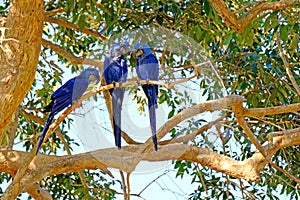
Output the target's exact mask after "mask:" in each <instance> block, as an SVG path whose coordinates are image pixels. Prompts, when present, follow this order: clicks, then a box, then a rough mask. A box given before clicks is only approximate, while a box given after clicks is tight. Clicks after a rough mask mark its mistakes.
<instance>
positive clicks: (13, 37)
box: [0, 0, 300, 199]
mask: <svg viewBox="0 0 300 200" xmlns="http://www.w3.org/2000/svg"><path fill="white" fill-rule="evenodd" d="M0 14H1V15H0V69H1V70H0V138H1V150H0V156H1V159H0V162H1V164H0V169H1V174H0V179H1V182H2V183H4V182H9V186H8V187H7V189H5V190H4V189H3V188H0V189H1V193H2V198H3V199H16V198H18V196H19V195H20V194H21V193H22V192H27V193H28V194H29V195H30V197H32V198H34V199H58V198H62V199H113V198H115V197H116V195H118V193H120V191H116V190H115V189H114V188H113V187H112V186H113V185H115V184H116V183H115V180H114V179H112V178H110V176H111V177H112V176H113V175H114V174H113V173H112V172H111V168H114V169H118V170H120V173H121V175H122V179H121V180H119V181H120V182H122V185H123V187H122V188H120V190H121V189H123V191H122V193H123V195H124V199H130V196H132V195H135V196H137V197H140V198H144V197H143V195H142V194H132V193H131V192H130V184H131V185H133V184H136V183H134V182H131V183H130V179H129V178H128V180H126V178H125V177H124V174H127V177H130V174H131V173H132V172H134V170H135V168H136V166H137V164H138V163H140V162H141V161H150V162H160V161H167V160H172V165H173V167H174V169H175V170H176V172H177V174H176V178H177V179H180V178H182V177H186V176H189V177H192V182H193V183H197V184H198V188H197V190H195V191H193V192H192V193H191V194H190V196H189V198H190V199H211V198H215V199H232V198H237V197H239V198H242V199H263V198H270V199H280V198H281V197H286V198H289V199H299V198H300V193H299V184H300V175H299V174H300V151H299V144H300V127H299V110H300V98H299V97H300V87H299V82H300V78H299V73H300V71H299V70H300V53H299V52H300V44H299V43H300V39H299V35H300V7H299V1H294V0H282V1H235V0H234V1H223V0H201V1H194V0H192V1H171V0H170V1H166V0H165V1H155V0H146V1H139V0H132V1H131V0H121V1H106V0H102V1H100V0H99V1H96V0H88V1H79V0H75V1H74V0H60V1H56V0H47V1H35V0H23V1H17V0H11V1H4V2H3V4H0ZM121 40H128V41H129V42H130V43H131V44H132V43H135V42H139V41H142V42H145V43H148V44H149V45H150V46H151V49H152V51H153V52H154V54H155V55H156V57H157V58H158V60H159V64H160V79H159V81H149V82H146V81H140V82H137V79H136V74H135V58H134V56H132V55H127V56H126V58H127V60H128V65H129V71H130V77H129V80H128V81H127V82H126V83H123V84H122V86H123V87H126V91H127V93H126V94H127V96H129V97H128V98H129V99H130V100H128V102H129V103H128V105H127V104H126V105H125V106H123V111H124V113H125V112H126V109H125V108H124V107H126V106H127V107H126V108H130V111H129V112H133V113H138V114H139V115H141V116H142V115H145V114H146V113H147V109H145V106H146V104H147V101H146V98H145V96H143V95H141V88H140V87H139V85H143V84H146V83H150V84H157V85H159V105H158V107H159V109H163V110H164V112H167V113H165V115H163V114H161V116H160V118H159V120H160V123H161V124H162V125H161V127H160V128H159V129H158V130H157V138H158V140H159V149H158V151H157V152H155V151H154V150H153V146H152V141H151V138H150V135H151V134H150V129H149V131H148V129H147V131H144V130H143V129H136V124H135V121H134V120H133V122H132V121H129V120H127V121H126V120H125V121H124V124H126V125H127V127H131V128H129V129H124V130H123V133H122V138H123V141H124V142H123V144H124V145H123V147H122V149H121V150H118V149H117V148H116V147H114V146H113V145H112V146H111V147H109V148H98V149H93V150H90V151H89V150H88V151H87V152H86V153H76V148H78V147H77V145H78V144H77V141H76V140H75V139H74V138H72V136H71V134H70V132H71V131H70V127H71V126H72V125H73V124H74V119H73V118H72V117H71V116H70V115H69V114H70V113H71V112H72V111H74V110H75V108H77V109H79V110H80V109H84V107H87V103H84V102H93V103H92V104H93V105H92V106H91V110H93V111H91V112H93V113H96V115H98V116H99V115H103V116H106V120H107V122H108V125H107V124H106V125H105V126H104V128H106V129H110V130H108V132H109V134H111V135H112V132H111V123H112V120H111V119H112V117H111V115H112V114H111V113H112V112H111V99H110V95H109V92H108V90H109V89H110V88H113V87H118V85H117V86H116V85H114V84H110V85H106V83H105V81H104V80H103V79H102V80H101V82H100V83H99V85H97V86H91V87H90V88H89V89H88V91H87V92H86V93H85V95H84V96H83V97H82V98H80V99H79V100H78V101H76V103H75V102H74V104H73V105H72V106H70V107H69V108H67V109H66V110H65V111H64V112H63V113H61V114H59V115H58V116H57V117H56V120H55V122H53V123H52V125H51V126H50V129H49V131H48V133H47V135H46V140H45V141H44V144H43V145H42V148H41V151H40V153H39V154H38V155H37V156H35V150H36V147H37V146H36V144H37V142H38V139H39V136H40V133H41V131H42V128H43V126H44V124H45V121H46V119H47V114H45V113H44V112H43V108H44V107H45V106H46V105H47V104H48V103H49V102H50V96H51V94H52V93H53V92H54V91H55V89H57V88H58V87H59V86H60V85H62V84H63V83H64V82H66V81H67V80H66V79H65V77H70V76H75V75H76V74H78V72H79V71H81V70H82V69H83V68H85V67H90V66H92V67H95V68H97V69H99V71H100V75H101V77H102V73H103V61H104V58H105V56H106V55H107V53H108V49H109V47H110V45H111V44H112V43H113V42H116V41H121ZM70 73H72V74H71V75H70ZM81 103H82V104H83V105H82V107H83V108H78V107H80V104H81ZM101 109H104V110H105V111H101V112H99V110H101ZM103 113H106V114H103ZM127 113H128V112H127ZM161 113H163V111H162V112H161ZM207 113H208V114H207ZM123 119H124V118H123ZM95 120H96V119H95ZM96 121H97V120H96ZM98 122H99V121H98ZM140 122H141V121H136V123H140ZM99 123H100V122H99ZM141 123H145V122H144V121H142V122H141ZM88 125H89V124H88ZM88 125H87V126H88ZM125 127H126V126H125ZM101 128H102V129H101V130H102V131H101V130H99V133H97V131H95V132H93V133H89V134H96V133H97V134H101V133H102V132H103V130H104V128H103V127H101ZM143 132H147V133H145V135H146V134H147V138H146V139H143V141H140V140H138V139H137V138H135V137H133V136H135V135H142V134H143ZM148 138H150V139H148ZM212 138H213V139H212ZM214 138H215V139H214ZM111 143H112V144H113V141H111ZM126 143H127V144H128V145H125V144H126ZM20 145H21V146H22V150H16V147H17V146H20ZM99 147H101V145H99ZM129 183H130V184H129ZM145 198H147V199H148V198H151V197H145Z"/></svg>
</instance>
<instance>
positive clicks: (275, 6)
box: [210, 0, 298, 33]
mask: <svg viewBox="0 0 300 200" xmlns="http://www.w3.org/2000/svg"><path fill="white" fill-rule="evenodd" d="M210 2H211V3H212V4H213V6H214V7H215V9H216V10H217V11H218V12H219V15H220V16H221V18H222V19H223V20H224V21H225V23H226V24H227V25H228V26H230V27H231V28H232V29H233V30H235V31H237V32H239V33H242V32H243V31H244V28H245V27H246V26H248V24H249V23H250V22H251V21H252V20H254V19H255V18H257V16H258V15H259V14H260V13H262V12H263V11H265V10H281V9H284V8H291V7H295V6H298V5H297V1H294V0H282V1H277V2H267V1H261V2H259V3H256V4H255V5H254V7H253V8H251V9H249V10H248V11H247V12H246V13H245V14H243V15H242V16H241V17H240V18H238V17H237V15H235V13H234V12H232V11H231V10H230V9H229V8H228V6H227V5H226V3H225V2H224V1H223V0H210Z"/></svg>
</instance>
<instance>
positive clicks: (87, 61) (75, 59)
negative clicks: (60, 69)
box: [42, 39, 103, 72]
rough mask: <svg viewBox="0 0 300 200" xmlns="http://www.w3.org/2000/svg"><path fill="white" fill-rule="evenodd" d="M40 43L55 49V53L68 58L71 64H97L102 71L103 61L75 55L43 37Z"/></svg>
mask: <svg viewBox="0 0 300 200" xmlns="http://www.w3.org/2000/svg"><path fill="white" fill-rule="evenodd" d="M42 44H43V46H44V47H47V48H49V49H51V50H53V51H55V52H56V53H57V54H59V55H61V56H63V57H64V58H66V59H68V60H69V61H70V62H71V63H72V64H76V65H81V64H86V65H92V66H97V67H98V68H99V69H100V71H101V72H103V62H102V61H100V60H97V59H88V58H81V57H76V56H74V55H73V54H71V53H69V52H68V51H67V50H65V49H64V48H62V47H60V46H59V45H57V44H53V43H52V42H50V41H47V40H45V39H42Z"/></svg>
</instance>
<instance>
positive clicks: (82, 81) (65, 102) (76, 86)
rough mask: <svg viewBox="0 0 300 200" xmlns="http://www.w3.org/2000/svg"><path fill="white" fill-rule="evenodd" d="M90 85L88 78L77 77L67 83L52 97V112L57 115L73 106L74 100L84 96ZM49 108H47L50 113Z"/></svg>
mask: <svg viewBox="0 0 300 200" xmlns="http://www.w3.org/2000/svg"><path fill="white" fill-rule="evenodd" d="M88 84H89V82H88V79H86V78H77V77H75V78H72V79H70V80H69V81H67V82H66V83H65V84H64V85H62V86H61V87H60V88H58V89H57V90H56V91H55V92H54V93H53V94H52V95H51V99H52V102H51V103H50V104H49V105H51V112H52V113H54V115H55V114H57V113H58V112H60V111H62V110H63V109H65V108H66V107H68V106H69V105H71V104H72V102H73V101H74V100H77V99H78V98H80V97H81V96H82V94H83V93H84V92H85V90H86V89H87V87H88ZM48 107H49V106H47V107H46V108H47V109H48V111H50V108H48Z"/></svg>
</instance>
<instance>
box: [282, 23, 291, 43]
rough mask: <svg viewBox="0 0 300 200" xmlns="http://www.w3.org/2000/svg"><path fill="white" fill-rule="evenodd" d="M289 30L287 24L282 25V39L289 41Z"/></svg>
mask: <svg viewBox="0 0 300 200" xmlns="http://www.w3.org/2000/svg"><path fill="white" fill-rule="evenodd" d="M288 37H289V35H288V30H287V26H280V38H281V39H282V41H284V42H287V40H288Z"/></svg>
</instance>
